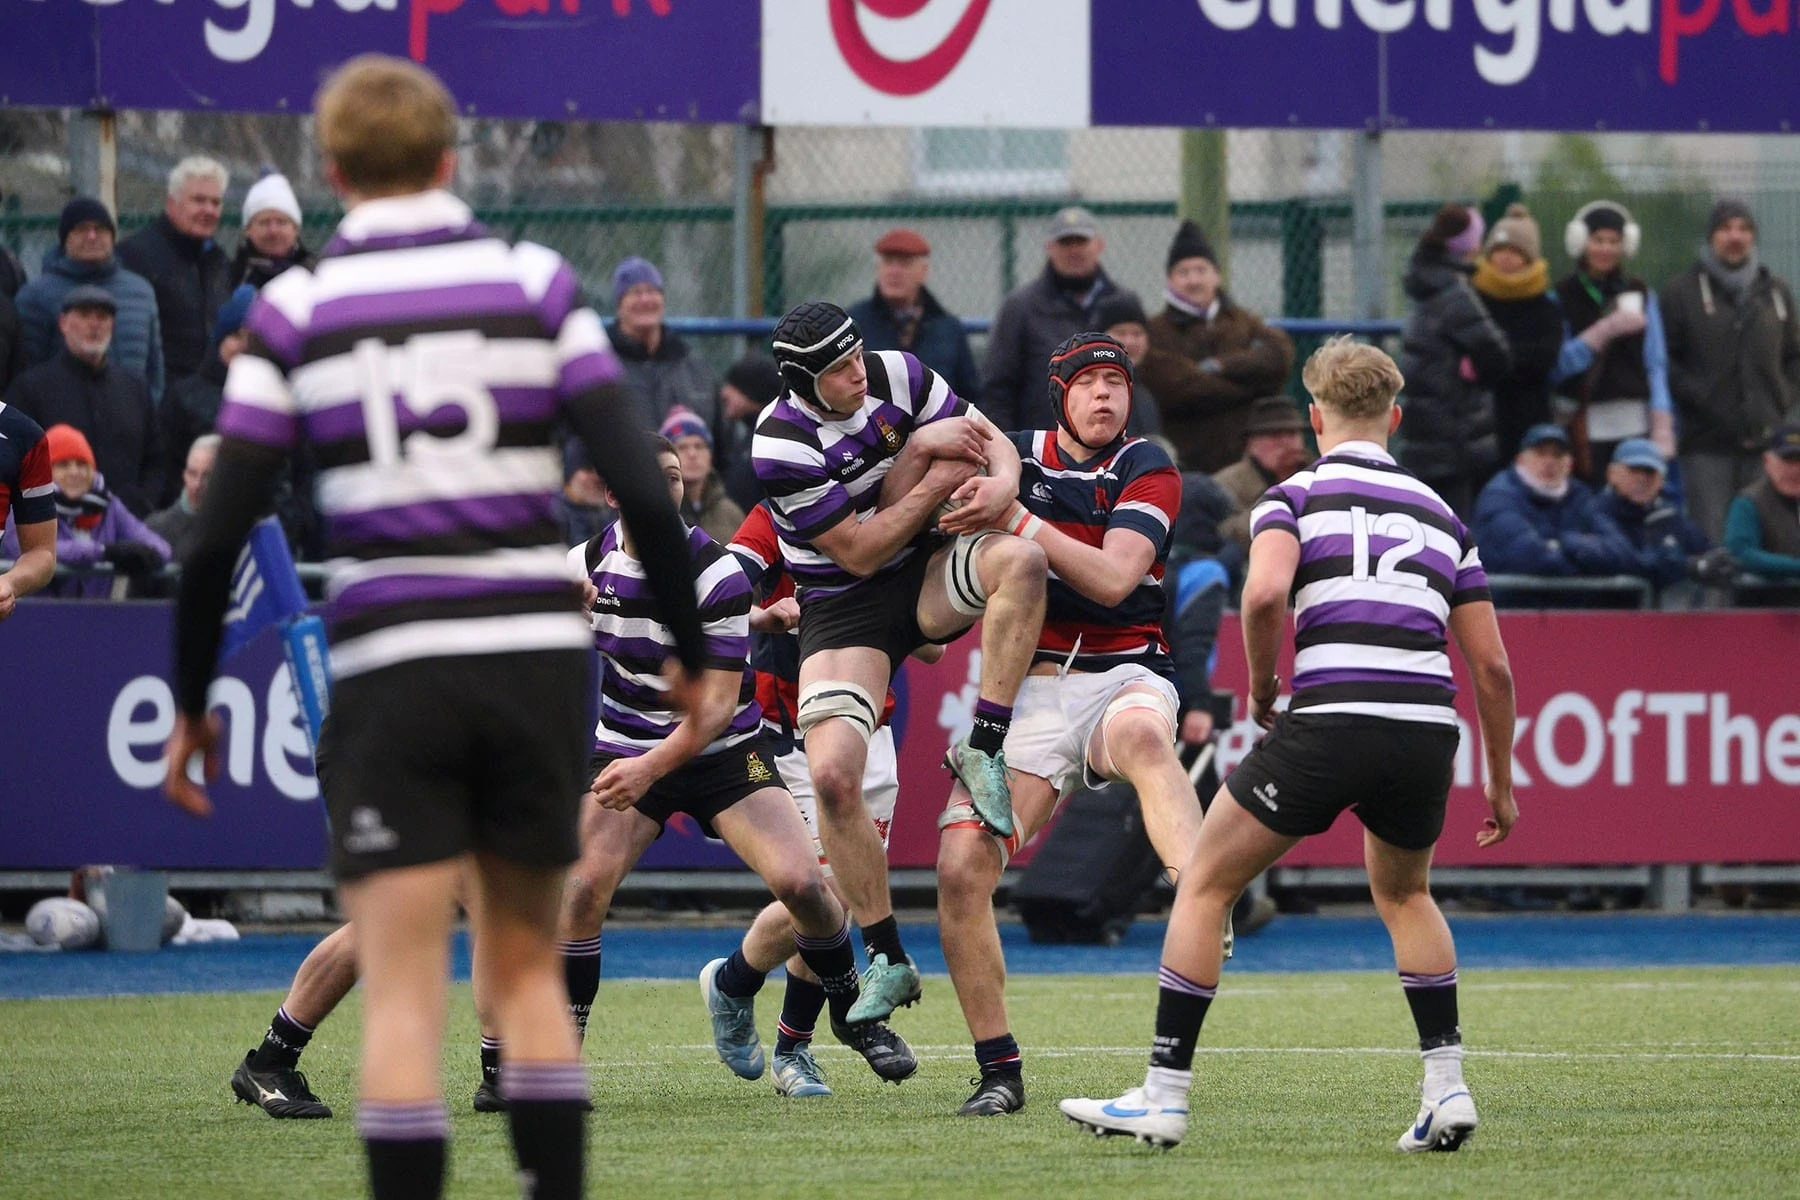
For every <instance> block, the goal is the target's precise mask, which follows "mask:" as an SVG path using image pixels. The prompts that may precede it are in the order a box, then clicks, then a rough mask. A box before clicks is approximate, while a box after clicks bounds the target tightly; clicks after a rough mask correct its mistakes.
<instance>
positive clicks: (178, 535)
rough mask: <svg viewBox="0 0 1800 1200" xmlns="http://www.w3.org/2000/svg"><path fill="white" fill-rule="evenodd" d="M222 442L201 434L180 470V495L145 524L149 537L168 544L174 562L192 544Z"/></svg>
mask: <svg viewBox="0 0 1800 1200" xmlns="http://www.w3.org/2000/svg"><path fill="white" fill-rule="evenodd" d="M222 440H223V439H222V438H220V437H219V435H218V434H216V433H203V434H201V435H200V436H199V437H197V438H195V439H194V442H193V444H192V445H191V446H189V447H188V451H187V461H186V462H185V463H184V464H183V465H182V468H181V494H180V495H178V496H176V497H175V503H173V504H171V505H169V507H167V508H165V509H163V510H162V511H161V512H159V513H155V514H153V515H152V516H151V518H150V519H149V520H148V521H146V522H144V524H146V525H148V526H149V527H150V531H151V532H152V533H154V534H156V535H157V536H158V537H160V538H162V540H163V541H165V542H167V543H169V549H170V551H171V552H172V554H173V557H174V559H175V561H176V562H180V561H181V560H182V559H184V558H186V557H187V552H188V550H189V549H191V548H192V546H193V544H194V534H195V532H196V525H197V524H198V517H199V515H200V497H201V495H202V494H203V493H204V492H205V491H206V477H207V476H208V475H210V474H211V473H212V466H213V460H214V459H216V458H217V457H218V456H219V443H220V442H221V441H222Z"/></svg>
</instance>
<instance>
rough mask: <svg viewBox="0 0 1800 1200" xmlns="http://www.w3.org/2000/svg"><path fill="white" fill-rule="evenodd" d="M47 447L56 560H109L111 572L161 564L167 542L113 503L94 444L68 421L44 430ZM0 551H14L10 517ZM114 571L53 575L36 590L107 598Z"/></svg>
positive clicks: (13, 554)
mask: <svg viewBox="0 0 1800 1200" xmlns="http://www.w3.org/2000/svg"><path fill="white" fill-rule="evenodd" d="M44 442H45V445H46V448H47V449H48V450H49V452H50V478H51V479H52V480H53V481H54V482H55V484H56V495H55V499H56V561H57V564H58V565H59V566H65V567H76V568H80V567H84V566H94V565H96V564H99V563H111V564H112V568H113V571H114V572H115V573H116V575H121V576H135V575H144V574H147V573H149V572H151V571H156V570H159V569H161V568H162V567H164V566H166V565H167V564H168V561H169V543H167V542H165V541H163V540H162V538H160V537H158V536H157V535H156V534H154V533H152V532H151V531H150V529H149V527H148V526H146V525H145V524H144V523H143V522H142V521H140V520H138V519H137V518H136V517H134V516H133V515H132V514H131V510H130V509H128V508H126V507H125V506H124V505H123V504H120V503H118V502H117V501H116V500H115V499H114V498H113V495H112V493H111V492H109V491H107V490H106V480H105V478H104V477H103V476H101V475H100V473H99V472H98V470H97V469H96V468H95V464H94V449H93V447H92V446H90V445H89V444H88V440H87V437H86V435H84V434H83V433H82V432H81V430H79V429H77V428H75V427H74V426H73V425H52V426H51V427H50V428H48V429H46V430H44ZM0 554H4V555H5V556H6V557H7V558H17V557H18V555H19V539H18V534H17V533H16V532H15V531H14V530H13V527H12V523H11V521H10V519H9V520H8V523H7V526H6V537H5V540H4V542H3V543H0ZM114 579H115V575H107V574H104V573H100V574H82V575H73V576H66V577H62V578H57V579H53V580H51V582H50V585H49V586H48V587H46V588H45V589H44V590H43V591H42V592H41V593H40V595H44V596H64V597H68V596H75V597H85V598H89V599H96V598H97V599H102V600H104V599H106V598H107V597H108V596H110V595H112V592H113V583H114Z"/></svg>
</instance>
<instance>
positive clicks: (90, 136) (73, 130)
mask: <svg viewBox="0 0 1800 1200" xmlns="http://www.w3.org/2000/svg"><path fill="white" fill-rule="evenodd" d="M69 186H70V187H71V188H72V189H73V191H74V193H75V194H76V195H77V196H92V197H94V198H95V199H97V200H99V201H100V203H102V204H104V205H106V207H107V209H108V210H109V211H111V212H112V214H113V216H114V217H115V218H116V217H117V216H118V213H119V122H118V117H117V116H116V115H115V114H114V113H113V111H112V110H111V109H110V108H102V109H88V110H86V111H84V112H79V113H75V114H74V115H73V116H71V117H70V118H69Z"/></svg>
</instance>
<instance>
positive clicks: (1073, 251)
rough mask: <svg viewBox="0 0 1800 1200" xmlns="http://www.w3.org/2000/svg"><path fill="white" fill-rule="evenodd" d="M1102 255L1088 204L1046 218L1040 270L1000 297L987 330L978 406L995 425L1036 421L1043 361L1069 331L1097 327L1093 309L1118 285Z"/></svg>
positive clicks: (1028, 425)
mask: <svg viewBox="0 0 1800 1200" xmlns="http://www.w3.org/2000/svg"><path fill="white" fill-rule="evenodd" d="M1105 252H1106V239H1105V238H1103V237H1101V236H1100V226H1099V225H1098V224H1097V223H1096V222H1095V221H1094V214H1093V213H1091V212H1089V211H1088V210H1087V209H1085V208H1082V207H1080V206H1078V205H1072V206H1070V207H1068V208H1065V209H1062V210H1061V211H1059V212H1058V213H1057V214H1056V215H1055V216H1054V217H1052V218H1050V227H1049V228H1048V229H1047V230H1046V231H1045V236H1044V258H1045V262H1044V270H1043V273H1042V274H1041V275H1039V276H1038V277H1037V278H1036V279H1033V280H1032V281H1031V282H1030V283H1027V284H1024V285H1023V286H1021V287H1018V288H1015V289H1014V290H1013V291H1012V292H1011V293H1010V294H1009V295H1008V296H1007V297H1006V299H1005V300H1004V301H1002V302H1001V305H1000V311H999V313H998V314H997V315H996V316H995V317H994V325H993V328H992V329H991V330H990V331H989V332H988V344H987V361H986V362H985V363H984V364H983V366H982V370H981V401H980V406H979V407H980V408H981V411H982V414H983V415H984V416H986V417H987V419H988V420H990V421H992V422H993V423H994V424H995V425H997V426H999V427H1000V429H1002V430H1004V431H1007V432H1012V431H1015V430H1022V429H1036V428H1037V427H1038V426H1039V425H1040V424H1042V423H1043V421H1042V418H1043V414H1044V403H1045V400H1044V364H1045V363H1048V362H1049V361H1050V354H1051V352H1052V351H1054V350H1055V349H1056V348H1057V347H1058V346H1060V345H1061V344H1062V343H1063V342H1064V341H1065V340H1066V339H1067V338H1068V337H1069V336H1070V335H1072V334H1076V333H1080V332H1081V331H1082V330H1084V329H1097V328H1099V320H1098V318H1097V317H1096V315H1095V309H1096V307H1097V306H1098V305H1099V303H1100V301H1101V300H1103V299H1104V298H1105V297H1106V296H1108V295H1110V294H1111V293H1113V292H1116V291H1118V290H1119V289H1118V285H1117V284H1115V283H1113V281H1112V279H1111V278H1109V277H1108V276H1107V274H1106V269H1105V268H1104V267H1102V266H1101V265H1100V256H1101V255H1102V254H1104V253H1105Z"/></svg>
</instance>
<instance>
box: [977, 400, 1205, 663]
mask: <svg viewBox="0 0 1800 1200" xmlns="http://www.w3.org/2000/svg"><path fill="white" fill-rule="evenodd" d="M1008 436H1009V437H1011V438H1012V440H1013V444H1014V445H1015V446H1017V447H1018V448H1019V460H1020V467H1021V470H1020V472H1019V503H1021V504H1023V505H1024V506H1025V507H1026V508H1027V509H1028V510H1030V512H1031V513H1032V515H1033V516H1036V517H1040V518H1042V519H1043V520H1044V521H1046V522H1048V523H1049V524H1051V525H1054V526H1056V528H1057V529H1059V530H1061V531H1062V532H1063V533H1065V534H1067V535H1068V536H1070V537H1072V538H1074V539H1075V540H1076V541H1079V542H1085V543H1086V544H1087V545H1090V546H1100V545H1103V544H1104V543H1105V541H1106V534H1107V531H1108V530H1112V529H1130V530H1132V531H1134V532H1136V533H1141V534H1143V535H1144V537H1146V538H1148V539H1149V540H1150V543H1151V545H1153V546H1155V547H1156V559H1155V561H1153V562H1152V563H1151V564H1150V570H1149V571H1148V572H1147V573H1146V574H1145V575H1144V577H1143V578H1142V579H1141V580H1139V581H1138V584H1137V586H1136V587H1134V588H1132V589H1131V592H1130V594H1129V595H1127V596H1126V597H1125V599H1124V600H1122V601H1121V602H1119V603H1118V604H1117V605H1114V606H1112V607H1110V608H1109V607H1107V606H1106V605H1104V604H1101V603H1100V602H1099V601H1098V600H1092V599H1089V598H1088V597H1086V596H1084V595H1082V594H1081V593H1080V592H1078V591H1076V590H1075V589H1074V588H1072V587H1070V586H1069V585H1068V584H1067V583H1066V582H1064V581H1063V580H1062V579H1060V578H1059V577H1058V576H1057V574H1056V571H1055V569H1054V568H1052V569H1051V571H1050V583H1049V587H1048V589H1047V591H1046V595H1045V604H1044V629H1043V632H1042V633H1041V634H1039V635H1038V646H1037V653H1036V654H1035V655H1034V656H1033V661H1034V662H1054V663H1056V664H1058V665H1061V664H1063V663H1065V662H1066V663H1068V664H1069V666H1070V668H1071V669H1073V670H1077V671H1109V670H1111V669H1112V668H1114V667H1117V666H1122V665H1124V664H1125V663H1142V664H1144V665H1145V666H1146V667H1149V668H1150V669H1151V670H1152V671H1155V672H1157V673H1158V674H1160V675H1166V676H1169V677H1171V678H1172V677H1173V674H1174V670H1175V668H1174V664H1173V662H1172V661H1171V660H1170V658H1169V643H1168V640H1167V639H1166V638H1165V637H1164V636H1163V627H1162V618H1163V607H1164V604H1165V598H1164V595H1163V589H1162V577H1163V565H1164V562H1165V561H1166V560H1167V558H1168V556H1169V531H1170V529H1171V528H1173V527H1174V524H1175V516H1176V514H1177V513H1179V512H1180V511H1181V474H1180V472H1178V471H1177V470H1176V469H1175V465H1174V464H1173V463H1171V462H1170V461H1169V456H1168V455H1167V454H1165V453H1164V452H1163V450H1162V448H1161V447H1160V446H1158V445H1156V443H1154V442H1147V441H1144V440H1143V439H1142V438H1127V439H1126V440H1125V441H1124V442H1123V443H1121V444H1120V445H1119V446H1118V448H1117V449H1114V450H1111V451H1105V452H1101V453H1098V454H1095V455H1094V457H1092V458H1090V459H1088V460H1086V461H1085V462H1075V461H1073V460H1071V459H1070V458H1068V457H1067V456H1065V455H1064V454H1063V451H1062V448H1061V447H1060V446H1058V445H1057V442H1056V434H1055V432H1054V431H1052V430H1043V429H1039V430H1034V431H1027V432H1021V433H1013V434H1009V435H1008ZM1077 639H1079V640H1080V648H1079V650H1077V649H1076V641H1077ZM1071 651H1076V653H1075V657H1074V658H1073V660H1071V659H1070V658H1069V654H1070V652H1071Z"/></svg>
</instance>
